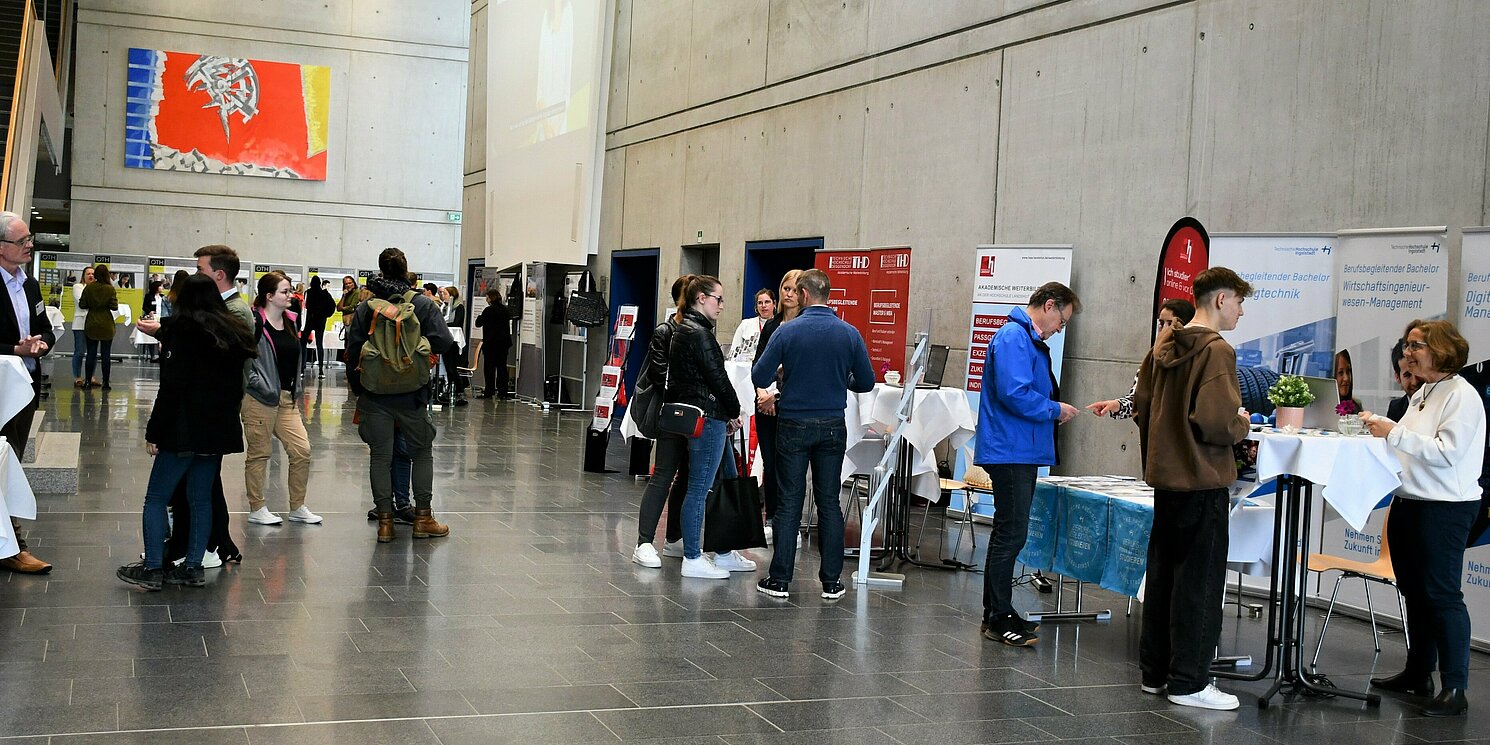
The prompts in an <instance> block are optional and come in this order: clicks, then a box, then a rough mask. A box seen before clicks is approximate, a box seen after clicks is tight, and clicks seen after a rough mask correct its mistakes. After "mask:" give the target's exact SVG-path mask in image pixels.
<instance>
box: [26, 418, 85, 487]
mask: <svg viewBox="0 0 1490 745" xmlns="http://www.w3.org/2000/svg"><path fill="white" fill-rule="evenodd" d="M33 442H35V443H36V459H35V460H34V461H33V462H31V463H24V464H22V465H21V468H23V469H24V470H25V471H26V480H27V481H28V482H30V483H31V491H33V492H35V493H37V494H77V493H78V466H79V464H80V463H81V461H82V458H81V451H82V445H83V435H82V434H81V433H79V432H43V433H41V435H40V436H38V437H37V438H36V439H35V440H33Z"/></svg>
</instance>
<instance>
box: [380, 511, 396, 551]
mask: <svg viewBox="0 0 1490 745" xmlns="http://www.w3.org/2000/svg"><path fill="white" fill-rule="evenodd" d="M392 540H393V513H392V512H379V513H378V543H389V542H391V541H392Z"/></svg>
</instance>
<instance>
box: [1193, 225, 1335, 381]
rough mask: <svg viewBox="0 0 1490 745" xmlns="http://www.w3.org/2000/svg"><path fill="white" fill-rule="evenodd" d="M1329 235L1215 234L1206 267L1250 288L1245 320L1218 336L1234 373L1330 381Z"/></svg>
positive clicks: (1331, 302) (1332, 238)
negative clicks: (1255, 371) (1229, 273)
mask: <svg viewBox="0 0 1490 745" xmlns="http://www.w3.org/2000/svg"><path fill="white" fill-rule="evenodd" d="M1335 242H1336V237H1335V234H1333V233H1216V234H1213V235H1212V236H1211V265H1212V266H1224V267H1227V268H1229V269H1231V270H1233V271H1235V272H1236V273H1237V274H1239V275H1241V277H1242V279H1244V280H1246V281H1247V282H1249V283H1251V285H1252V289H1253V292H1252V296H1251V297H1249V298H1247V302H1246V307H1245V310H1246V315H1245V316H1244V317H1243V318H1242V321H1241V323H1239V324H1237V327H1236V329H1235V330H1233V331H1225V332H1222V334H1221V336H1222V337H1223V338H1225V339H1226V341H1228V342H1230V343H1231V345H1232V346H1233V347H1235V348H1236V356H1237V366H1238V367H1262V368H1267V369H1268V370H1271V371H1273V372H1276V373H1282V374H1288V375H1309V376H1312V377H1318V378H1328V377H1332V376H1333V375H1334V371H1333V361H1334V356H1335V354H1334V353H1335V256H1334V254H1335V249H1334V246H1335Z"/></svg>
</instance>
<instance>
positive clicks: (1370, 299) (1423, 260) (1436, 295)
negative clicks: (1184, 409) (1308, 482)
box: [1244, 226, 1484, 634]
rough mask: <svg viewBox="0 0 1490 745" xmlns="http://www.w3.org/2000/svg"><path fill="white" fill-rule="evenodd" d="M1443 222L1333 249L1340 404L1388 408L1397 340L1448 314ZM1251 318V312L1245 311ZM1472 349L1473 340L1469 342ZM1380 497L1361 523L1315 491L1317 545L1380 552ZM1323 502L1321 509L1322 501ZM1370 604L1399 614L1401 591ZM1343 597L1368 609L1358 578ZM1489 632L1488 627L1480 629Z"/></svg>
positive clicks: (1326, 585)
mask: <svg viewBox="0 0 1490 745" xmlns="http://www.w3.org/2000/svg"><path fill="white" fill-rule="evenodd" d="M1444 232H1445V228H1444V227H1443V226H1437V227H1421V228H1395V229H1383V230H1342V231H1340V233H1339V242H1338V244H1337V246H1338V250H1337V251H1336V252H1335V281H1336V288H1337V289H1336V297H1337V306H1336V316H1337V317H1336V324H1335V354H1334V355H1333V356H1332V359H1331V374H1332V376H1333V377H1334V378H1335V380H1336V384H1337V385H1338V386H1339V390H1340V400H1341V402H1342V404H1343V403H1344V402H1346V401H1352V402H1355V403H1353V404H1351V405H1359V406H1360V407H1361V408H1363V409H1366V410H1369V411H1371V412H1374V413H1382V414H1385V413H1386V410H1387V404H1388V403H1389V402H1390V401H1391V400H1392V399H1393V398H1396V397H1398V396H1401V395H1402V390H1401V388H1400V387H1398V385H1397V384H1396V383H1395V382H1394V381H1393V380H1392V375H1391V367H1390V365H1391V353H1392V346H1393V345H1394V344H1396V343H1397V340H1398V339H1400V338H1401V337H1402V330H1403V329H1404V328H1406V326H1407V324H1408V322H1410V321H1412V320H1413V319H1425V320H1426V319H1442V318H1445V317H1446V315H1447V313H1448V299H1449V271H1448V253H1449V252H1448V251H1447V250H1445V248H1444ZM1244 320H1245V319H1244ZM1471 350H1473V343H1472V342H1471ZM1378 496H1379V497H1380V501H1379V503H1378V504H1377V509H1376V510H1375V511H1374V512H1373V513H1372V514H1371V517H1370V519H1369V520H1368V521H1367V522H1366V524H1365V525H1362V526H1352V525H1349V524H1347V523H1346V522H1345V520H1344V519H1343V518H1341V517H1340V515H1339V514H1337V513H1336V512H1335V511H1334V510H1333V509H1331V508H1329V507H1328V505H1326V503H1325V502H1324V501H1323V500H1322V499H1319V498H1318V496H1317V495H1316V503H1315V505H1316V510H1315V513H1316V514H1320V515H1321V516H1322V518H1323V525H1322V526H1321V527H1320V529H1319V531H1318V533H1317V535H1319V537H1320V538H1319V545H1318V546H1317V547H1316V548H1315V550H1317V551H1319V552H1320V553H1324V554H1330V555H1332V556H1343V557H1345V558H1349V559H1354V560H1357V561H1366V562H1370V561H1374V560H1375V559H1376V557H1377V556H1378V555H1379V554H1380V553H1381V527H1382V520H1383V519H1384V518H1385V516H1386V510H1385V509H1384V508H1385V507H1386V506H1387V505H1388V504H1389V503H1390V495H1388V494H1381V495H1378ZM1320 505H1325V506H1324V508H1323V509H1318V507H1319V506H1320ZM1334 585H1335V575H1334V573H1330V574H1329V575H1328V576H1323V577H1319V583H1318V585H1316V588H1315V589H1316V592H1319V593H1321V594H1322V595H1324V596H1325V597H1326V599H1327V598H1328V595H1329V593H1330V591H1331V590H1332V589H1333V588H1334ZM1376 595H1377V597H1376V598H1375V600H1376V602H1374V603H1373V604H1372V606H1373V608H1374V609H1375V610H1376V612H1377V613H1378V614H1381V615H1383V616H1390V617H1393V618H1395V617H1397V616H1398V615H1399V613H1398V609H1397V603H1396V598H1395V597H1393V596H1392V595H1391V594H1390V593H1381V592H1378V593H1377V594H1376ZM1339 602H1340V603H1341V604H1342V605H1346V606H1351V607H1354V608H1356V609H1359V610H1362V611H1364V610H1365V608H1366V590H1365V588H1364V586H1363V585H1362V583H1361V581H1360V580H1347V581H1345V582H1342V583H1341V584H1340V600H1339ZM1480 633H1482V634H1483V633H1484V632H1480Z"/></svg>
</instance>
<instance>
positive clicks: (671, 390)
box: [662, 308, 740, 419]
mask: <svg viewBox="0 0 1490 745" xmlns="http://www.w3.org/2000/svg"><path fill="white" fill-rule="evenodd" d="M667 356H668V370H667V390H666V392H665V393H664V394H663V396H662V400H663V401H666V402H668V403H682V404H693V405H694V406H697V407H699V408H700V409H703V412H704V416H707V417H709V418H711V419H734V418H735V417H737V416H739V415H740V398H739V397H738V396H736V395H735V387H734V386H733V385H731V384H730V382H729V374H728V373H726V372H725V371H724V352H723V351H721V350H720V349H719V340H718V339H715V338H714V324H713V323H712V322H710V321H709V319H707V318H705V317H704V316H703V315H702V314H701V313H699V312H698V311H695V310H693V309H691V308H690V309H689V310H685V311H683V322H682V323H680V324H678V327H677V329H675V330H674V331H673V334H672V343H671V344H670V345H669V348H668V355H667Z"/></svg>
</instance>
